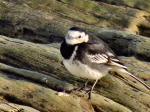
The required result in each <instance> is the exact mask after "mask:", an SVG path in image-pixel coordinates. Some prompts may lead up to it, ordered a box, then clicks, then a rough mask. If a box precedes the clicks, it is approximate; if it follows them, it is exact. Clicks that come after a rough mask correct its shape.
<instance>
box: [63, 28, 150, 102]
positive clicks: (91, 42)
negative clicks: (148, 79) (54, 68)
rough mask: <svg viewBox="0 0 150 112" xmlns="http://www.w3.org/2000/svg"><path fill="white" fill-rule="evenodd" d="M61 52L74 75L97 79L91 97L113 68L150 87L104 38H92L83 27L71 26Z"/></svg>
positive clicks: (67, 66)
mask: <svg viewBox="0 0 150 112" xmlns="http://www.w3.org/2000/svg"><path fill="white" fill-rule="evenodd" d="M60 53H61V55H62V57H63V65H64V66H65V68H66V69H67V70H68V71H69V72H70V73H71V74H72V75H74V76H77V77H80V78H84V79H87V80H94V81H95V82H94V84H93V85H92V87H91V89H90V92H89V99H91V93H92V91H93V89H94V87H95V85H96V83H97V82H98V80H99V79H101V78H102V77H104V76H106V75H107V74H108V72H109V71H111V70H120V71H124V72H126V73H128V75H130V76H131V77H133V78H134V79H136V80H137V81H139V82H140V83H142V84H143V85H144V86H146V87H147V88H148V89H150V87H149V86H148V85H146V84H145V83H144V82H143V81H141V80H140V79H139V78H137V77H135V76H134V75H132V74H131V73H129V72H128V70H127V67H126V66H125V65H124V64H123V63H122V62H121V61H120V60H119V59H118V57H117V55H116V54H115V53H114V52H113V50H112V49H111V48H110V47H109V46H108V45H107V44H106V43H105V42H104V41H103V40H101V39H99V38H91V37H90V36H89V34H88V33H87V32H86V31H85V30H84V29H82V28H79V27H71V28H70V29H69V30H68V32H67V34H66V36H65V38H64V40H63V42H62V43H61V47H60Z"/></svg>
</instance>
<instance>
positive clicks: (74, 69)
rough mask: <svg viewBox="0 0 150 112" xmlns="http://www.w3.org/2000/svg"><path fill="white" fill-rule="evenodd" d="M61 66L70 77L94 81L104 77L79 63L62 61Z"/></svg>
mask: <svg viewBox="0 0 150 112" xmlns="http://www.w3.org/2000/svg"><path fill="white" fill-rule="evenodd" d="M63 64H64V66H65V67H66V69H67V70H68V71H69V72H70V73H71V74H72V75H75V76H77V77H82V78H86V79H91V80H96V79H100V78H101V77H103V76H105V74H104V73H101V72H100V71H98V70H96V69H95V70H94V69H92V68H90V67H89V66H87V65H85V64H82V63H80V62H79V61H75V62H72V61H71V60H64V61H63Z"/></svg>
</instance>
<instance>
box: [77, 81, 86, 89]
mask: <svg viewBox="0 0 150 112" xmlns="http://www.w3.org/2000/svg"><path fill="white" fill-rule="evenodd" d="M88 82H89V81H88V80H87V81H86V82H85V83H84V85H83V86H82V87H80V88H78V89H76V90H77V91H80V90H86V86H87V84H88Z"/></svg>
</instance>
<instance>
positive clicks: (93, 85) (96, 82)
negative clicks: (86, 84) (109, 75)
mask: <svg viewBox="0 0 150 112" xmlns="http://www.w3.org/2000/svg"><path fill="white" fill-rule="evenodd" d="M97 82H98V79H97V80H96V81H95V82H94V84H93V86H92V88H91V89H90V92H89V97H88V99H91V94H92V91H93V89H94V87H95V85H96V83H97Z"/></svg>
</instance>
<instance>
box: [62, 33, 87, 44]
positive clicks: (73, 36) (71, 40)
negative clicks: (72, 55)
mask: <svg viewBox="0 0 150 112" xmlns="http://www.w3.org/2000/svg"><path fill="white" fill-rule="evenodd" d="M65 39H66V42H67V43H68V44H70V45H75V44H80V43H83V42H87V41H88V40H89V36H88V35H87V34H85V32H80V31H73V30H69V31H68V34H67V35H66V37H65Z"/></svg>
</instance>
